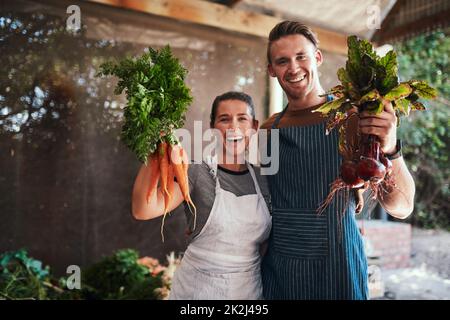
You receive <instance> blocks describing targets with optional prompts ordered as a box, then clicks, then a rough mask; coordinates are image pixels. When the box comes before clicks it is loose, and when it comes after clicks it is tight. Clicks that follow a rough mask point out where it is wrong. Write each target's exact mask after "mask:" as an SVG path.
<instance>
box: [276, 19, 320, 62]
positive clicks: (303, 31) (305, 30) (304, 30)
mask: <svg viewBox="0 0 450 320" xmlns="http://www.w3.org/2000/svg"><path fill="white" fill-rule="evenodd" d="M293 34H300V35H302V36H304V37H305V38H306V39H308V40H309V41H311V43H312V44H313V45H314V47H316V48H317V47H318V46H319V40H318V39H317V36H316V35H315V34H314V32H313V31H312V30H311V29H310V28H309V27H308V26H306V25H304V24H302V23H300V22H297V21H283V22H280V23H279V24H277V25H276V26H275V27H273V29H272V31H270V34H269V43H268V44H267V61H268V62H269V63H272V61H271V59H270V47H271V46H272V43H273V42H274V41H277V40H278V39H281V38H282V37H285V36H290V35H293Z"/></svg>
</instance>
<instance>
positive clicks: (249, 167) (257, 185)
mask: <svg viewBox="0 0 450 320" xmlns="http://www.w3.org/2000/svg"><path fill="white" fill-rule="evenodd" d="M247 168H248V171H250V175H251V176H252V179H253V183H254V184H255V190H256V193H257V194H258V195H259V196H262V192H261V188H260V187H259V183H258V180H257V179H256V174H255V170H254V169H253V167H252V165H251V164H250V163H248V162H247Z"/></svg>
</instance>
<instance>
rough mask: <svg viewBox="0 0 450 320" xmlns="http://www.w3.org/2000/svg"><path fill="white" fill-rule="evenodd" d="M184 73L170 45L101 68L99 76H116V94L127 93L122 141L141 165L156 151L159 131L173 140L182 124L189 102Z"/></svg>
mask: <svg viewBox="0 0 450 320" xmlns="http://www.w3.org/2000/svg"><path fill="white" fill-rule="evenodd" d="M186 73H187V71H186V69H184V68H183V66H182V65H181V64H180V63H179V61H178V59H176V58H175V57H174V56H173V55H172V52H171V50H170V47H169V46H166V47H164V48H163V49H161V50H160V51H157V50H155V49H153V48H149V52H148V53H144V54H143V55H142V56H140V57H138V58H126V59H123V60H121V61H119V62H117V63H113V62H106V63H103V64H102V65H101V66H100V72H99V73H98V76H105V75H115V76H116V77H118V78H119V82H118V83H117V86H116V88H115V93H116V94H121V93H122V92H123V91H125V93H126V96H127V100H128V101H127V106H126V107H125V112H124V117H125V123H124V124H123V127H122V135H121V137H122V141H123V142H124V143H125V144H126V145H127V146H128V147H129V148H130V149H131V150H132V151H133V152H134V153H136V155H137V157H138V159H139V160H140V161H142V162H144V163H146V161H147V156H148V155H149V153H153V152H155V151H156V150H157V146H158V144H159V143H160V142H161V139H162V138H161V132H164V133H165V134H166V135H167V136H168V138H167V137H165V139H174V137H173V136H172V135H171V134H170V133H171V132H172V131H173V130H174V129H178V128H180V127H182V126H183V124H184V120H185V116H184V115H185V112H186V111H187V108H188V105H189V104H190V103H191V102H192V96H191V93H190V89H189V88H188V87H187V86H186V84H185V83H184V79H185V76H186Z"/></svg>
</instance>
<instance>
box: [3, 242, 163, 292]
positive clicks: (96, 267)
mask: <svg viewBox="0 0 450 320" xmlns="http://www.w3.org/2000/svg"><path fill="white" fill-rule="evenodd" d="M138 258H139V255H138V252H137V251H135V250H131V249H123V250H118V251H117V252H115V253H114V254H113V255H111V256H108V257H104V258H103V259H102V260H101V261H100V262H98V263H96V264H93V265H92V266H90V267H88V268H86V269H85V270H83V271H82V279H81V282H82V283H81V290H77V289H73V290H69V289H67V287H66V279H65V278H60V279H56V278H55V277H53V276H52V275H51V273H50V269H49V267H48V266H47V267H45V268H44V267H43V266H42V262H41V261H38V260H35V259H33V258H30V257H28V254H27V252H26V250H24V249H21V250H18V251H14V252H6V253H4V254H2V255H0V299H13V300H16V299H33V300H49V299H51V300H74V299H75V300H79V299H134V300H155V299H161V298H163V297H164V294H165V292H164V290H166V289H169V288H168V284H167V278H166V279H163V277H164V270H165V268H164V267H162V266H160V265H159V263H158V262H157V260H155V259H150V260H152V261H153V260H154V261H156V262H154V263H156V264H155V265H154V266H153V265H152V269H150V268H149V266H146V265H143V264H140V263H138ZM169 262H170V261H169ZM158 267H159V268H160V270H158V269H155V268H158ZM151 270H153V271H151ZM155 270H156V271H155ZM166 277H167V275H166ZM164 281H166V282H164ZM161 289H162V290H161Z"/></svg>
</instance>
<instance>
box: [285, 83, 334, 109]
mask: <svg viewBox="0 0 450 320" xmlns="http://www.w3.org/2000/svg"><path fill="white" fill-rule="evenodd" d="M324 93H325V91H324V90H323V89H322V87H319V88H317V89H316V90H314V91H312V92H310V93H308V94H307V95H306V96H303V97H299V98H297V99H290V98H288V102H289V109H290V110H302V109H308V108H311V107H313V106H316V105H319V104H321V103H324V102H325V101H326V100H327V99H326V97H320V95H322V94H324Z"/></svg>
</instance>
